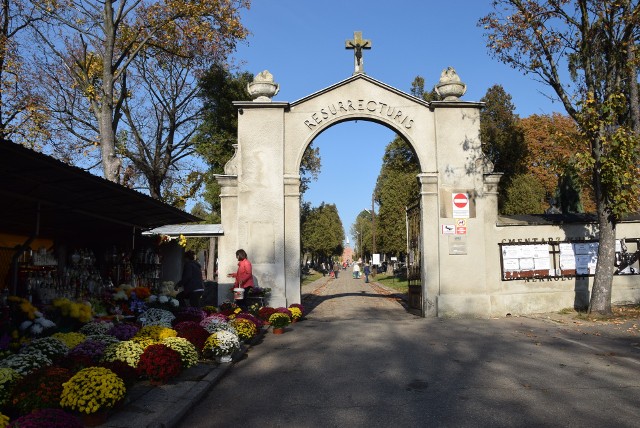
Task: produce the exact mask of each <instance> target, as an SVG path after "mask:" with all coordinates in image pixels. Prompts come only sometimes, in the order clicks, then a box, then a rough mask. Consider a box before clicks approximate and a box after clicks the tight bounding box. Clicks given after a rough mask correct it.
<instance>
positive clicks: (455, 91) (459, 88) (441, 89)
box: [434, 67, 467, 101]
mask: <svg viewBox="0 0 640 428" xmlns="http://www.w3.org/2000/svg"><path fill="white" fill-rule="evenodd" d="M434 90H435V91H436V93H437V94H438V95H439V96H440V98H441V99H442V101H458V99H459V98H460V97H461V96H463V95H464V93H465V92H467V85H465V84H464V83H462V82H461V81H460V77H459V76H458V73H456V71H455V70H454V69H453V67H447V68H446V69H444V70H442V73H441V74H440V81H439V82H438V84H437V85H436V86H435V87H434Z"/></svg>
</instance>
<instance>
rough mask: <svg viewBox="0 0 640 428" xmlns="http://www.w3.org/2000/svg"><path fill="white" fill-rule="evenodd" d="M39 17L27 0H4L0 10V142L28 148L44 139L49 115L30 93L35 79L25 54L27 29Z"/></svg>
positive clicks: (39, 18) (35, 8) (28, 32)
mask: <svg viewBox="0 0 640 428" xmlns="http://www.w3.org/2000/svg"><path fill="white" fill-rule="evenodd" d="M41 20H42V15H41V14H40V13H39V12H38V9H37V7H36V6H35V5H34V4H32V2H31V1H29V0H5V1H3V2H2V6H0V138H1V139H2V140H12V141H14V142H16V143H20V144H23V145H27V146H31V147H32V148H34V146H35V142H36V141H39V140H42V139H43V138H46V137H47V133H48V129H47V122H48V119H49V112H48V111H47V109H46V107H45V105H44V103H43V102H42V99H41V98H40V97H38V95H37V94H36V93H34V91H33V90H32V89H33V88H35V87H37V83H38V79H37V76H36V75H35V74H34V73H32V72H30V67H29V62H28V61H25V55H24V53H25V52H26V51H27V46H28V44H29V35H30V31H29V30H30V29H31V27H33V26H37V25H39V24H40V23H41Z"/></svg>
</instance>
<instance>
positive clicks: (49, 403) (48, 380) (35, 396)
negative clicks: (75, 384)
mask: <svg viewBox="0 0 640 428" xmlns="http://www.w3.org/2000/svg"><path fill="white" fill-rule="evenodd" d="M72 375H73V373H72V372H71V370H69V369H66V368H63V367H55V366H52V367H45V368H44V369H41V370H37V371H35V372H33V373H30V374H28V375H26V376H25V377H24V378H22V379H21V380H20V381H19V382H18V383H16V386H15V388H14V390H13V394H12V398H11V402H12V404H13V406H14V407H15V408H16V409H17V410H18V411H19V412H20V414H23V415H24V414H27V413H31V412H32V411H34V410H37V409H47V408H58V407H60V394H61V393H62V384H63V383H65V382H66V381H68V380H69V379H70V378H71V376H72Z"/></svg>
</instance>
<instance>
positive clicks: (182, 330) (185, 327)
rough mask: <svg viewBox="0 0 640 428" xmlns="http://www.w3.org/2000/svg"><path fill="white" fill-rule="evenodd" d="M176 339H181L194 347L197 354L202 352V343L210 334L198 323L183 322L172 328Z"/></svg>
mask: <svg viewBox="0 0 640 428" xmlns="http://www.w3.org/2000/svg"><path fill="white" fill-rule="evenodd" d="M174 329H175V330H176V332H177V333H178V337H183V338H185V339H187V340H188V341H189V342H191V343H192V344H193V346H195V348H196V349H197V350H198V352H201V351H202V348H203V347H204V343H205V341H206V340H207V338H208V337H209V335H210V333H209V332H208V331H207V330H206V329H205V328H204V327H202V326H201V325H200V324H199V323H197V322H193V321H183V322H181V323H178V324H176V325H175V326H174Z"/></svg>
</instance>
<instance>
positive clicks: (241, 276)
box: [227, 249, 253, 295]
mask: <svg viewBox="0 0 640 428" xmlns="http://www.w3.org/2000/svg"><path fill="white" fill-rule="evenodd" d="M236 259H238V271H237V272H236V273H230V274H228V275H227V276H229V277H232V278H235V279H236V281H235V282H234V284H233V285H234V287H235V288H244V294H245V295H246V294H247V288H249V287H253V271H252V269H251V262H250V261H249V259H248V258H247V253H246V252H245V251H244V250H243V249H240V250H238V251H236Z"/></svg>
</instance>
